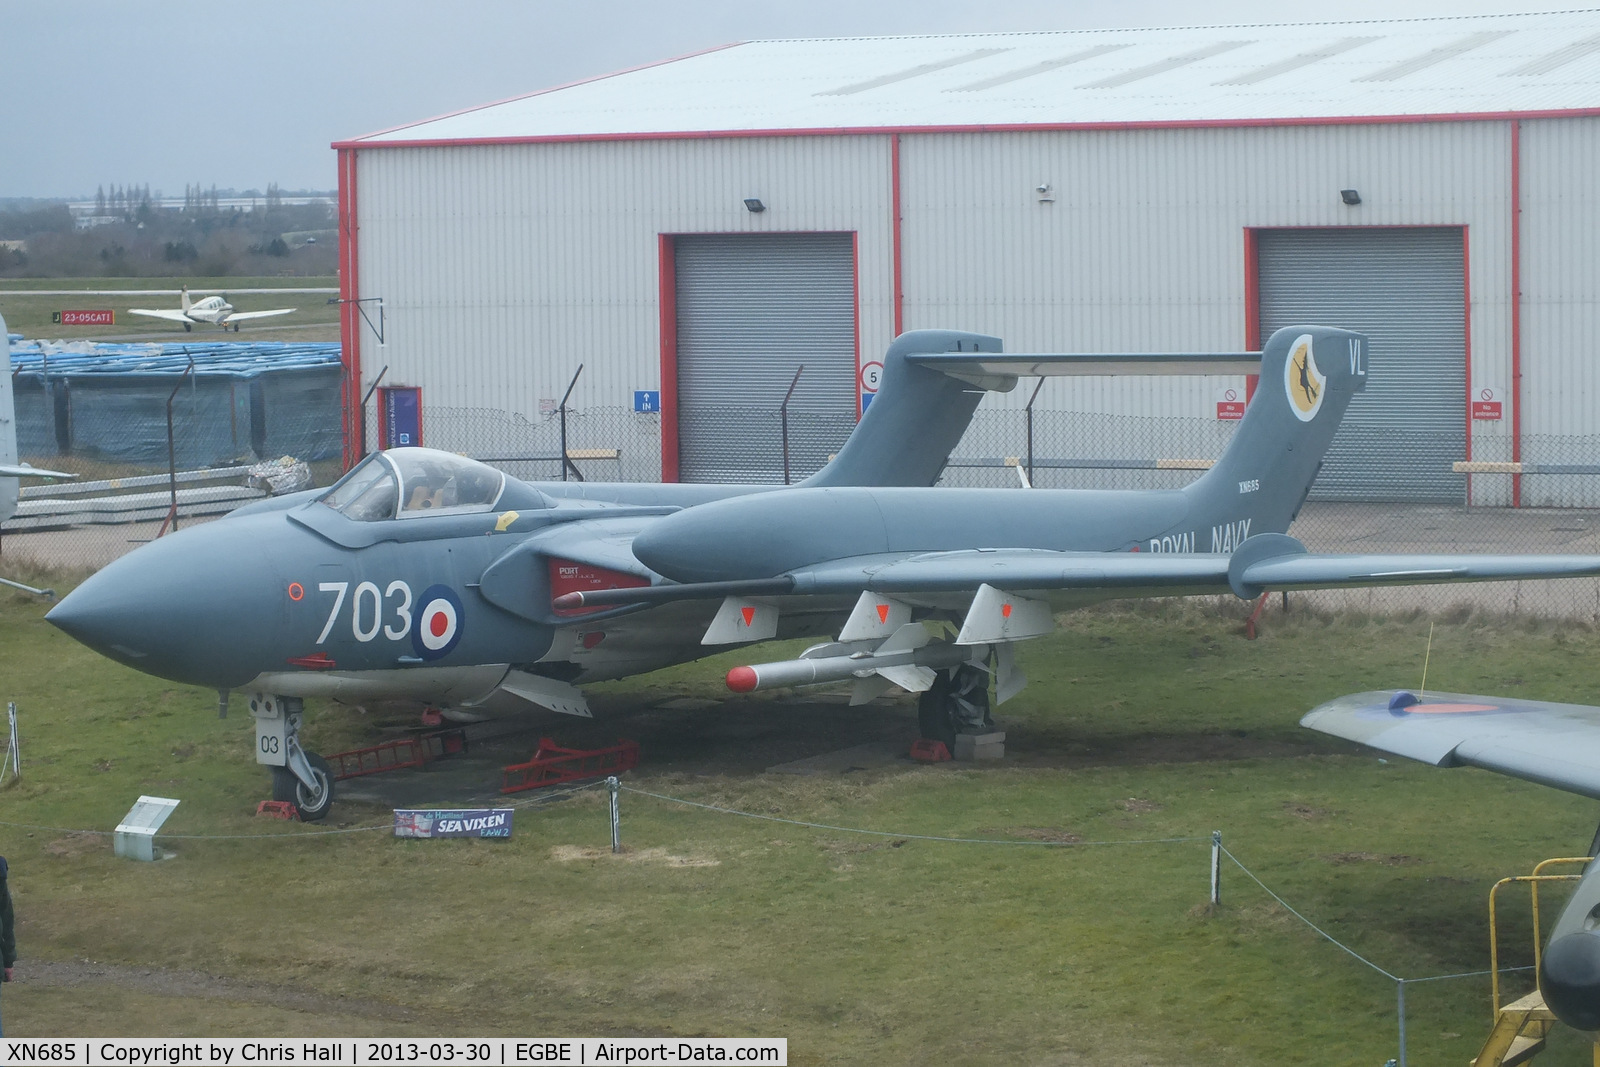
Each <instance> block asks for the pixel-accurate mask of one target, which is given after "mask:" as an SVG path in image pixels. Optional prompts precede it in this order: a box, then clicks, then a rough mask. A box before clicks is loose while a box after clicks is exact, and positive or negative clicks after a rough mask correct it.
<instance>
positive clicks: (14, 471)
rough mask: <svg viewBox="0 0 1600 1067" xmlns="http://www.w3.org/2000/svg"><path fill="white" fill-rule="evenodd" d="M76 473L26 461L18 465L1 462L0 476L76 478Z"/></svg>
mask: <svg viewBox="0 0 1600 1067" xmlns="http://www.w3.org/2000/svg"><path fill="white" fill-rule="evenodd" d="M76 477H77V475H76V474H68V473H66V472H65V471H47V470H45V469H44V468H43V467H30V466H28V465H27V464H26V463H22V464H18V465H17V466H9V465H5V464H0V478H76Z"/></svg>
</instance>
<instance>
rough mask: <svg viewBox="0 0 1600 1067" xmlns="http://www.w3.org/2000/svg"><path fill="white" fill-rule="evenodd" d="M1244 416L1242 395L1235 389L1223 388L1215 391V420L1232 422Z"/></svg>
mask: <svg viewBox="0 0 1600 1067" xmlns="http://www.w3.org/2000/svg"><path fill="white" fill-rule="evenodd" d="M1242 418H1244V397H1242V396H1240V395H1239V391H1238V390H1237V389H1223V390H1221V391H1220V392H1218V393H1217V420H1218V421H1219V422H1233V421H1235V420H1237V419H1242Z"/></svg>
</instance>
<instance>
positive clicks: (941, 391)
mask: <svg viewBox="0 0 1600 1067" xmlns="http://www.w3.org/2000/svg"><path fill="white" fill-rule="evenodd" d="M1001 349H1002V346H1001V343H1000V339H999V338H998V337H986V336H984V335H983V334H977V333H963V332H961V331H958V330H912V331H910V332H908V333H903V334H901V335H900V336H899V337H896V338H895V339H894V341H893V342H891V343H890V345H889V351H888V352H887V353H885V354H884V357H883V373H882V375H881V376H880V379H879V383H878V391H877V392H876V393H875V394H873V396H872V401H871V402H870V403H869V404H868V405H867V410H866V411H865V412H863V413H862V415H861V421H860V422H858V423H856V428H855V430H854V431H853V432H852V433H851V434H850V438H849V440H847V441H846V442H845V443H844V447H843V448H841V449H840V450H839V454H838V455H837V456H835V457H834V459H833V461H832V462H830V463H829V464H828V465H827V466H825V467H823V468H822V469H821V470H820V471H818V472H817V473H816V474H813V475H812V476H811V477H809V478H807V479H806V480H805V481H803V482H801V483H800V484H801V485H804V486H811V487H819V486H838V485H863V486H879V485H903V486H919V485H932V484H933V483H934V482H936V481H938V480H939V475H940V474H941V473H942V472H943V471H944V465H945V461H946V460H948V459H949V458H950V453H951V451H952V450H953V449H954V448H955V447H956V445H957V444H958V443H959V442H960V441H961V435H962V434H964V433H966V431H967V424H968V423H969V422H971V421H972V413H973V412H974V411H975V410H977V407H978V401H980V400H982V399H983V394H984V393H985V392H986V390H985V389H984V388H983V386H982V385H976V384H972V383H970V382H967V381H963V380H961V379H959V378H955V377H952V376H951V375H949V374H946V373H944V372H943V371H939V370H935V369H933V368H930V367H925V366H921V365H919V364H917V363H915V362H913V361H912V359H911V357H913V356H918V355H928V354H931V353H941V352H974V353H976V352H996V353H997V352H1000V351H1001ZM1015 384H1016V379H1015V378H1013V379H1011V382H1010V384H1009V385H1007V386H1006V387H1005V388H1007V389H1009V388H1010V387H1011V385H1015Z"/></svg>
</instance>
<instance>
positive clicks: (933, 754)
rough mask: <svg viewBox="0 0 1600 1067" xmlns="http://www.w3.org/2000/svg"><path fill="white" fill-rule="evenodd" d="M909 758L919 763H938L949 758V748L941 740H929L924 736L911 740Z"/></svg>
mask: <svg viewBox="0 0 1600 1067" xmlns="http://www.w3.org/2000/svg"><path fill="white" fill-rule="evenodd" d="M911 758H912V759H914V760H917V761H919V762H921V763H940V762H943V761H944V760H947V759H949V758H950V750H949V749H948V748H945V747H944V742H943V741H929V740H928V739H927V738H926V737H922V738H918V739H917V740H915V741H913V742H911Z"/></svg>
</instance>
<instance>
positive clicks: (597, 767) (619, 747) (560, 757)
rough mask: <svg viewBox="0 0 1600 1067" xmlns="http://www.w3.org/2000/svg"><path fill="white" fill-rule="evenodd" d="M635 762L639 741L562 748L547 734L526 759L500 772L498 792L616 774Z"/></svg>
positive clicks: (633, 765) (536, 787) (627, 768)
mask: <svg viewBox="0 0 1600 1067" xmlns="http://www.w3.org/2000/svg"><path fill="white" fill-rule="evenodd" d="M638 765H639V742H637V741H618V742H617V743H616V744H615V745H612V746H611V747H610V748H596V749H581V748H563V747H562V746H561V745H558V744H556V743H555V742H554V741H552V740H551V739H550V738H548V737H541V738H540V739H539V749H538V751H536V752H535V753H534V754H533V759H531V760H529V761H528V762H527V763H516V764H513V765H512V766H510V767H507V768H506V769H505V770H504V771H503V772H501V779H500V792H502V793H520V792H522V791H523V790H524V789H542V788H544V787H545V786H550V785H560V784H561V783H562V782H579V781H582V780H583V779H585V778H599V777H600V776H601V775H608V774H620V773H621V772H623V771H631V770H633V768H635V767H637V766H638Z"/></svg>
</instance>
